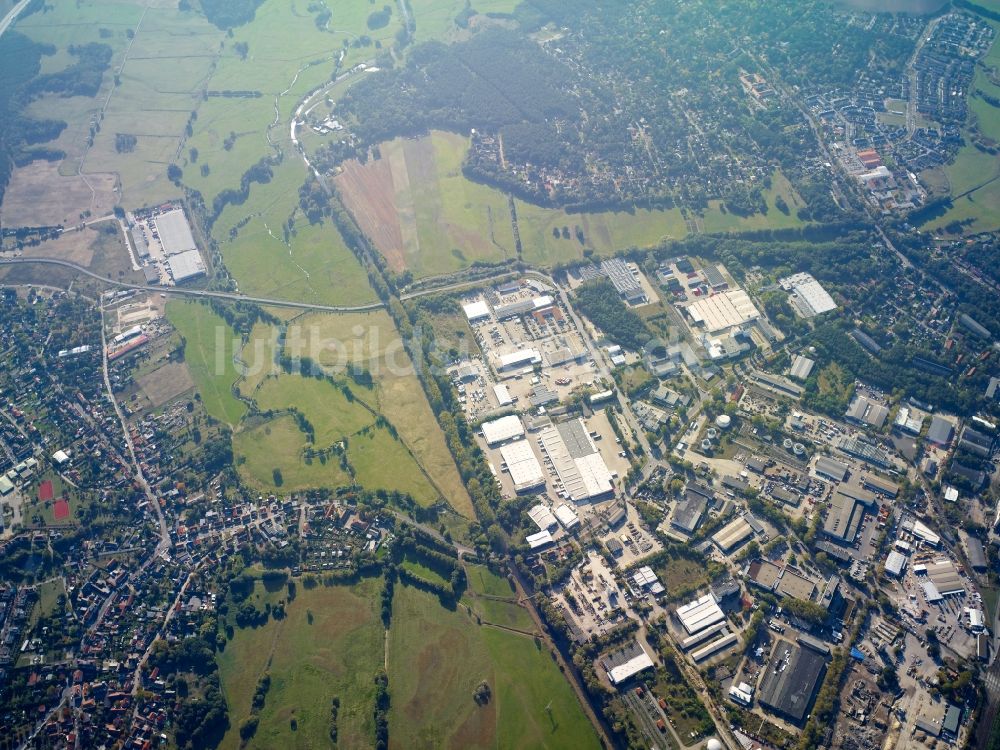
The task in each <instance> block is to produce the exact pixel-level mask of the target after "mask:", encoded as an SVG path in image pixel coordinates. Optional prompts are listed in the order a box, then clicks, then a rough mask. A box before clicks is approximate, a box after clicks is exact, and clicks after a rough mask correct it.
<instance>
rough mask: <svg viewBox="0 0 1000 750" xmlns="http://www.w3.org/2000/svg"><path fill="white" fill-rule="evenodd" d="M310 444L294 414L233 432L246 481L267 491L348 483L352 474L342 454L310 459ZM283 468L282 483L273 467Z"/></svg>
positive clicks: (294, 489) (236, 454)
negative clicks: (341, 461)
mask: <svg viewBox="0 0 1000 750" xmlns="http://www.w3.org/2000/svg"><path fill="white" fill-rule="evenodd" d="M311 447H313V446H311V445H310V444H309V443H308V442H307V440H306V436H305V435H304V434H303V433H302V431H301V430H300V429H299V427H298V425H297V424H296V423H295V419H294V418H293V417H291V416H283V417H278V418H276V419H272V420H269V421H267V422H264V423H263V424H260V425H257V426H255V427H249V428H244V429H242V430H240V431H239V432H237V433H236V434H235V435H233V457H234V459H235V463H236V468H237V470H238V471H239V474H240V476H241V477H242V478H243V480H244V481H245V482H247V483H248V484H250V485H251V486H253V487H256V488H258V489H260V490H266V491H268V492H277V491H282V492H299V491H301V490H307V489H314V488H316V487H346V486H350V485H351V484H353V481H352V479H351V475H350V474H349V473H348V472H346V471H344V470H343V469H342V468H341V466H340V458H339V456H330V457H328V458H327V459H326V460H325V461H324V460H321V459H320V458H313V459H311V460H307V459H306V457H305V451H306V449H308V448H311ZM275 469H278V470H279V471H280V472H281V485H280V486H278V484H277V483H276V482H275V477H274V470H275Z"/></svg>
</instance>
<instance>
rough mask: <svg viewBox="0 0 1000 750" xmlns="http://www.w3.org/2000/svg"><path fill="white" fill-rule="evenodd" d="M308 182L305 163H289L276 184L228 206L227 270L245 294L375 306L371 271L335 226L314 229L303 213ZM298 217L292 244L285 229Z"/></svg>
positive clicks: (224, 231)
mask: <svg viewBox="0 0 1000 750" xmlns="http://www.w3.org/2000/svg"><path fill="white" fill-rule="evenodd" d="M305 179H306V171H305V167H304V166H303V165H302V163H301V162H300V161H298V160H291V159H290V158H289V159H286V160H285V161H284V162H283V163H282V164H281V165H279V166H277V167H275V168H274V177H273V178H272V180H271V182H269V183H267V184H263V185H260V184H254V185H253V186H252V187H251V189H250V196H249V198H248V199H247V201H246V203H244V204H243V205H239V206H236V205H230V206H228V207H227V208H226V210H225V211H224V212H223V213H222V216H221V217H220V219H219V221H218V222H217V223H216V226H215V228H214V230H213V233H214V234H215V236H216V237H218V238H220V240H219V243H220V246H221V250H222V257H223V259H224V261H225V264H226V267H227V268H228V269H229V271H230V273H231V274H232V275H233V277H234V278H235V279H236V281H237V283H238V284H239V288H240V291H241V292H243V293H245V294H250V295H255V296H266V297H271V298H275V299H294V300H298V301H302V302H313V303H315V304H323V305H363V304H367V303H370V302H375V301H376V297H375V292H374V291H373V290H372V288H371V286H370V285H369V284H368V277H367V275H366V273H365V270H364V269H363V268H362V267H361V264H360V263H358V260H357V258H355V257H354V255H353V254H352V253H351V251H350V250H349V249H348V248H347V245H345V244H344V240H343V238H342V237H341V236H340V233H339V232H338V231H337V229H336V228H335V227H334V226H333V224H332V223H331V222H329V221H326V222H325V223H323V224H315V225H310V224H309V223H308V221H307V220H306V219H305V217H304V216H302V215H301V211H300V210H299V206H298V189H299V187H300V186H301V185H302V184H303V183H304V182H305ZM293 217H294V226H293V231H292V232H291V233H289V236H288V239H287V244H286V240H285V236H284V233H283V227H284V226H285V225H286V222H287V221H288V220H289V219H290V218H293ZM238 225H241V226H239V228H238V229H236V238H235V239H230V234H231V233H230V229H235V228H236V227H237V226H238ZM223 237H224V238H225V239H221V238H223Z"/></svg>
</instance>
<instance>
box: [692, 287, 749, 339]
mask: <svg viewBox="0 0 1000 750" xmlns="http://www.w3.org/2000/svg"><path fill="white" fill-rule="evenodd" d="M687 312H688V315H689V316H690V317H691V320H692V321H693V323H694V324H695V325H696V326H698V327H700V328H702V329H704V330H705V331H706V332H708V333H718V332H720V331H726V330H729V329H730V328H735V327H736V326H742V325H746V324H747V323H750V322H751V321H754V320H757V319H758V318H759V317H760V311H759V310H757V308H756V307H754V304H753V302H752V301H751V299H750V297H749V296H748V295H747V293H746V292H744V291H743V290H742V289H736V290H733V291H728V292H720V293H719V294H713V295H712V296H710V297H705V298H704V299H700V300H697V301H696V302H692V303H691V304H690V305H688V307H687Z"/></svg>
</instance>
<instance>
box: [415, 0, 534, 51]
mask: <svg viewBox="0 0 1000 750" xmlns="http://www.w3.org/2000/svg"><path fill="white" fill-rule="evenodd" d="M409 5H410V11H411V12H412V13H413V17H414V18H415V19H416V22H417V32H416V35H415V36H416V41H417V42H426V41H431V40H439V41H447V42H451V41H457V40H459V39H461V38H462V36H463V35H464V34H465V33H467V32H466V31H465V30H464V29H461V28H459V27H458V26H457V25H456V24H455V18H456V17H457V16H458V15H459V14H460V13H461V12H462V11H463V10H464V9H465V8H466V7H468V4H467V3H466V0H411V2H410V3H409ZM518 5H520V0H480V2H476V3H475V4H474V6H473V7H474V8H475V11H476V13H479V14H482V15H486V14H488V13H513V12H514V9H515V8H516V7H517V6H518ZM477 20H478V19H474V20H472V22H471V23H470V26H471V25H473V24H475V23H477Z"/></svg>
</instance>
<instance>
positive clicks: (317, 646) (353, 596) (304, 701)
mask: <svg viewBox="0 0 1000 750" xmlns="http://www.w3.org/2000/svg"><path fill="white" fill-rule="evenodd" d="M380 587H381V579H379V578H367V579H362V580H361V582H359V583H358V584H356V585H354V586H331V587H326V586H322V585H320V586H317V587H315V588H311V589H310V588H306V587H305V586H303V585H302V584H301V582H300V583H299V585H298V587H297V595H296V597H295V599H294V601H291V602H289V603H288V604H287V605H286V613H287V616H286V617H285V619H283V620H275V619H273V618H272V619H269V620H268V621H267V624H265V625H262V626H260V627H257V628H237V629H236V630H235V635H234V637H233V638H232V640H231V641H230V642H229V643H228V644H227V645H226V649H225V650H224V651H223V652H222V653H220V654H219V656H218V663H219V671H220V676H221V679H222V687H223V690H224V691H225V694H226V701H227V702H228V704H229V720H230V725H231V727H230V730H229V732H228V733H227V734H226V737H225V739H224V740H223V742H222V744H221V745H220V747H221V748H224V749H227V748H233V749H234V748H238V747H240V746H241V742H240V736H239V727H240V725H241V724H242V723H243V721H245V720H246V719H247V718H248V717H249V716H250V708H251V702H252V700H253V694H254V691H255V690H256V687H257V681H258V679H259V678H260V677H261V675H263V674H264V673H265V672H267V673H268V674H269V675H270V677H271V685H270V689H269V690H268V691H267V696H266V700H265V703H264V707H263V709H261V711H260V713H259V717H260V723H259V725H258V728H257V732H256V734H255V735H254V737H253V739H252V740H251V741H250V742H249V743H248V744H247V745H246V747H249V748H272V747H275V746H276V745H280V746H281V747H285V748H314V747H328V746H330V745H331V743H330V739H329V732H330V707H331V701H332V700H333V698H335V697H337V698H339V699H340V709H339V711H338V715H337V734H338V745H339V746H340V747H371V746H373V745H374V742H375V723H374V718H373V714H374V695H375V683H374V677H375V673H376V671H377V670H378V669H379V668H380V667H382V664H383V633H384V631H383V629H382V623H381V621H380V620H379V616H378V611H377V609H376V605H377V602H378V592H379V590H380ZM284 598H286V591H285V588H284V586H282V587H281V589H280V590H279V591H277V592H274V593H268V592H266V591H265V590H264V588H263V586H262V585H261V584H259V583H258V585H257V588H256V589H255V592H254V594H253V595H252V598H251V601H255V603H256V604H257V606H258V607H259V608H260V609H263V607H264V602H265V601H272V602H277V601H278V600H280V599H284ZM293 720H294V722H295V731H289V726H290V725H291V722H292V721H293Z"/></svg>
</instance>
